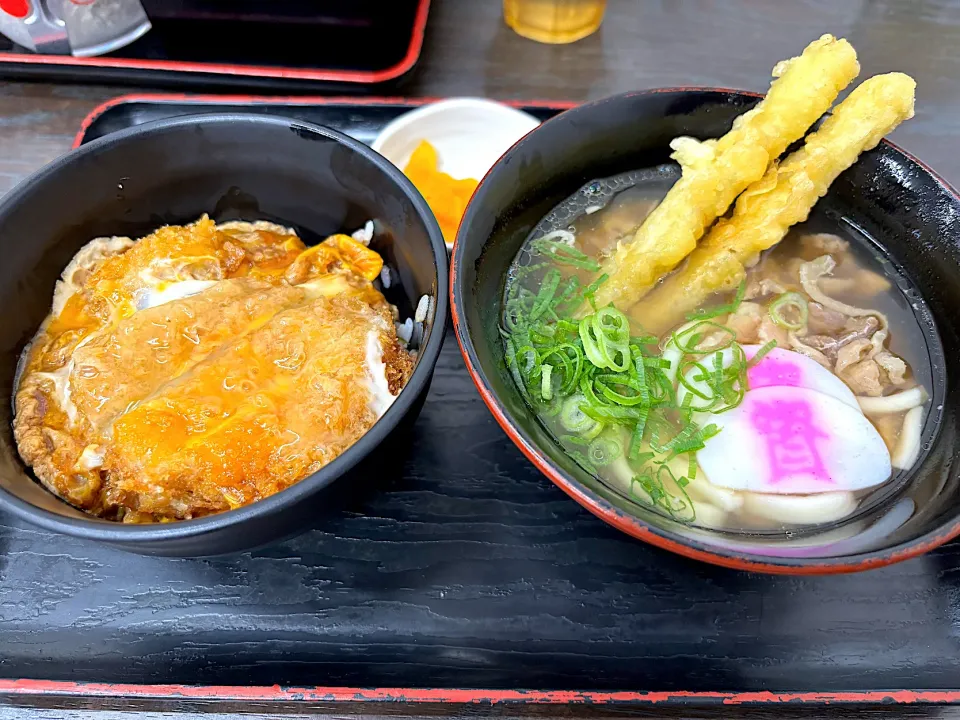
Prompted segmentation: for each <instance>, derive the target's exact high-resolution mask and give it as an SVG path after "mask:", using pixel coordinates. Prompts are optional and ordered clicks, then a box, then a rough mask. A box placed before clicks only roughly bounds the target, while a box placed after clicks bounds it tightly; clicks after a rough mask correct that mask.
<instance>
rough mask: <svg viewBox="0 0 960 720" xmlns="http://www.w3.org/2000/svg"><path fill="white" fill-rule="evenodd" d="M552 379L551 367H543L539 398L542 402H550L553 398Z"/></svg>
mask: <svg viewBox="0 0 960 720" xmlns="http://www.w3.org/2000/svg"><path fill="white" fill-rule="evenodd" d="M552 377H553V366H552V365H544V366H543V372H542V374H541V375H540V396H541V397H542V398H543V399H544V400H550V399H551V398H552V397H553V384H552V383H551V379H552Z"/></svg>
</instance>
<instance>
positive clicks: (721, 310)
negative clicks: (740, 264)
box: [687, 280, 747, 320]
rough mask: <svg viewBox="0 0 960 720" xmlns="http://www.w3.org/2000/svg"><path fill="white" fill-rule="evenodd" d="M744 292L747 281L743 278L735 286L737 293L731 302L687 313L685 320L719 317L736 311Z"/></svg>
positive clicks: (745, 291)
mask: <svg viewBox="0 0 960 720" xmlns="http://www.w3.org/2000/svg"><path fill="white" fill-rule="evenodd" d="M746 293H747V281H746V280H743V281H741V282H740V285H739V286H738V287H737V294H736V295H735V296H734V298H733V301H732V302H730V303H727V304H726V305H718V306H717V307H714V308H708V309H702V310H697V311H696V312H693V313H690V314H689V315H687V320H709V319H710V318H715V317H720V316H721V315H729V314H730V313H732V312H736V311H737V309H738V308H739V307H740V303H742V302H743V296H744V295H746Z"/></svg>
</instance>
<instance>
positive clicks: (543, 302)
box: [501, 36, 936, 545]
mask: <svg viewBox="0 0 960 720" xmlns="http://www.w3.org/2000/svg"><path fill="white" fill-rule="evenodd" d="M848 52H849V53H850V54H851V55H849V56H846V55H844V53H848ZM817 53H827V54H829V53H835V54H837V55H836V56H835V57H833V58H832V59H830V60H829V63H828V64H830V63H832V67H833V69H834V70H835V71H836V69H837V63H840V64H841V65H842V63H843V62H846V61H848V60H849V61H850V62H852V63H853V66H852V68H851V70H850V71H851V72H852V75H851V76H850V77H842V75H843V73H840V72H839V71H838V72H837V76H836V78H835V79H836V82H835V83H834V86H833V87H831V88H827V89H824V87H823V85H822V83H821V86H820V90H819V91H818V92H822V93H823V94H824V95H823V97H821V98H820V99H821V101H824V100H825V102H826V103H827V106H829V104H830V103H831V102H832V101H833V99H834V98H835V97H836V95H837V93H839V91H840V90H841V89H842V87H843V86H844V85H845V84H846V83H847V82H849V81H850V80H851V79H852V77H853V76H854V75H855V74H856V62H855V55H852V48H849V45H847V44H846V43H845V42H844V41H836V40H835V39H833V38H830V37H829V36H825V38H822V39H821V40H820V41H818V42H817V43H814V44H812V45H811V46H810V47H809V48H808V49H807V51H805V52H804V55H803V56H802V57H800V58H795V59H794V60H792V61H789V62H790V63H793V65H792V66H789V67H788V68H787V69H781V71H780V73H779V79H778V80H777V81H775V82H774V85H773V87H772V88H771V92H770V93H769V94H768V96H767V99H766V100H765V101H764V102H763V103H761V104H760V105H759V106H758V107H757V108H755V109H754V110H752V111H750V112H748V113H747V114H745V115H744V116H742V117H741V118H739V119H738V121H737V122H736V123H735V124H734V126H733V129H732V130H731V131H730V133H728V135H726V136H724V137H722V138H719V139H717V140H708V141H705V142H699V141H697V140H694V139H692V138H678V139H677V140H675V141H674V142H673V143H672V147H673V148H674V150H675V153H674V155H673V158H674V159H676V160H677V161H678V162H679V167H678V166H677V165H672V164H670V165H663V166H660V167H657V168H653V169H647V170H638V171H633V172H629V173H626V174H623V175H618V176H615V177H609V178H598V179H596V180H594V181H592V182H589V183H587V184H586V185H584V186H583V187H582V188H580V189H579V190H578V191H577V192H576V193H574V194H573V195H572V196H571V197H569V198H568V199H567V200H566V201H564V202H562V203H560V204H559V205H558V206H556V207H555V208H554V209H553V210H552V211H551V212H550V213H549V214H548V215H547V216H546V217H544V218H543V219H542V220H541V221H540V222H539V224H538V225H537V226H536V227H535V228H534V230H533V232H532V233H531V234H530V235H529V237H528V239H527V240H526V242H525V243H524V245H523V247H522V249H521V250H520V252H519V253H518V255H517V257H516V258H515V260H514V262H513V264H512V265H511V268H510V271H509V273H508V278H507V281H506V284H505V293H504V299H503V313H502V316H501V335H502V337H503V342H504V348H505V357H506V364H507V368H508V370H509V372H510V374H511V375H512V377H513V379H514V381H515V383H516V385H517V387H518V388H519V390H520V392H521V394H522V395H523V397H524V399H525V400H526V402H527V403H528V404H529V405H530V406H531V408H532V409H533V410H534V411H535V414H536V416H537V418H538V420H539V421H540V423H541V424H542V425H543V426H544V427H545V428H546V429H547V430H548V432H549V433H550V434H551V435H552V437H553V438H554V439H555V441H556V442H557V443H558V444H559V445H560V446H561V447H562V448H563V450H564V452H565V453H566V454H567V455H569V456H570V457H571V458H572V459H573V460H574V461H575V462H576V463H577V464H578V465H579V466H580V468H581V469H582V470H583V471H584V472H587V473H589V474H591V475H592V476H594V477H595V478H596V479H597V480H599V481H600V482H601V483H603V484H604V485H605V486H607V488H609V489H610V490H612V491H613V492H615V493H617V494H618V495H620V496H621V497H622V498H624V499H625V500H626V501H628V503H631V504H633V505H634V506H636V507H637V508H644V509H645V510H646V511H652V512H655V513H658V514H661V515H663V516H664V517H666V518H669V519H671V520H673V521H676V522H679V523H682V524H684V525H686V526H687V527H688V528H689V531H690V532H691V533H697V532H698V531H710V532H714V533H715V532H716V531H720V532H721V534H729V535H730V536H731V537H730V542H731V543H732V544H734V545H735V543H736V542H737V536H739V535H743V534H747V535H752V536H770V537H771V538H780V539H790V538H803V537H804V536H806V535H810V536H813V535H814V534H816V535H817V536H818V537H819V538H820V539H821V541H822V539H823V538H824V537H825V535H824V533H828V534H829V533H830V532H834V531H835V532H836V537H846V536H848V535H850V532H848V531H845V530H844V528H855V530H856V532H860V531H862V530H863V529H864V526H863V525H857V524H856V521H858V520H860V519H863V518H866V517H867V516H868V515H869V516H870V517H871V518H874V519H875V518H876V517H877V515H876V514H875V513H873V514H871V513H872V511H874V510H876V509H877V508H885V509H887V508H890V509H893V508H895V509H896V512H895V513H892V512H887V516H889V517H891V518H894V519H891V520H889V522H899V523H902V522H903V521H904V520H905V519H906V518H907V517H909V515H910V513H911V512H912V511H913V505H912V504H911V501H909V500H906V499H905V498H904V492H903V491H904V489H905V487H906V480H907V478H908V476H909V473H910V470H911V468H913V467H914V465H915V464H916V463H917V462H918V459H919V458H920V456H921V454H922V453H923V451H924V443H925V438H924V422H925V419H926V418H927V417H928V415H929V414H930V398H931V392H932V388H933V385H934V374H935V371H934V368H933V363H932V361H931V348H930V347H929V343H930V342H936V340H935V338H936V335H935V332H933V330H932V324H931V323H930V321H929V315H928V314H927V313H926V309H925V307H924V306H923V303H922V300H921V299H920V296H919V293H918V292H917V290H916V288H915V287H914V286H913V285H912V283H911V282H910V280H909V279H908V278H907V277H905V276H904V275H903V274H902V273H900V272H899V271H898V269H897V267H896V265H895V264H894V263H892V262H891V261H890V260H889V259H888V258H887V257H885V255H884V254H883V251H882V250H881V249H880V248H879V246H877V245H876V244H875V243H874V242H873V241H872V240H871V239H870V238H869V237H867V235H866V234H864V233H863V232H862V231H860V230H859V229H858V228H857V226H856V225H855V224H854V223H853V222H851V221H850V220H849V219H848V218H846V217H844V216H843V214H842V212H837V211H836V210H835V209H834V208H832V207H831V206H830V205H829V203H825V204H824V205H823V206H818V207H817V208H816V210H814V209H813V207H814V204H815V203H816V202H817V200H818V199H819V198H820V197H821V196H822V195H824V194H825V193H826V191H827V188H828V187H829V185H830V183H831V182H832V180H833V179H834V178H835V177H836V176H837V175H838V174H839V173H840V172H842V171H843V170H844V169H846V168H847V167H849V166H850V165H851V164H853V162H855V160H856V158H857V156H858V154H859V153H860V152H861V151H863V150H866V149H869V148H870V147H872V146H873V145H875V144H876V143H877V142H879V140H880V138H881V137H882V136H883V135H884V134H885V133H887V132H889V131H890V130H891V129H892V128H893V127H895V126H896V125H897V124H899V122H901V121H902V120H904V119H906V118H908V117H910V116H911V115H912V109H913V82H912V80H910V78H908V77H907V76H904V75H900V74H897V73H893V74H890V75H886V76H878V77H875V78H871V79H870V80H867V81H866V82H864V83H863V84H862V85H861V86H860V87H858V88H857V89H856V90H854V92H853V93H852V94H851V95H850V97H849V98H848V99H847V100H845V101H844V102H843V103H841V104H840V105H838V106H837V107H836V108H834V111H833V115H832V117H830V118H829V119H828V120H826V121H825V122H824V123H823V124H822V125H821V126H820V127H819V129H817V130H816V131H815V132H812V133H811V134H810V135H808V136H807V137H806V141H805V144H804V146H803V147H802V148H801V149H799V150H797V151H796V152H794V153H792V154H790V155H787V156H785V157H780V156H781V154H782V153H783V151H784V150H785V149H786V148H787V146H788V145H789V144H790V143H791V142H793V141H795V140H797V139H799V137H801V136H802V135H803V133H804V132H805V131H806V129H807V127H808V126H809V125H811V124H812V123H813V122H814V120H815V119H816V116H817V114H818V112H817V109H816V108H814V110H813V112H814V113H815V114H814V115H813V116H812V117H811V118H809V119H807V120H805V121H804V122H803V123H801V124H800V125H802V127H800V125H798V126H797V127H796V128H794V129H793V131H792V132H794V135H793V136H789V135H787V136H781V137H779V138H777V140H776V142H770V137H771V132H770V131H769V128H768V129H767V130H765V131H759V130H758V129H757V128H758V127H759V126H761V125H763V124H764V123H771V118H772V117H773V116H774V115H775V114H776V113H777V111H779V110H788V109H789V102H786V103H785V102H784V98H785V97H787V96H788V95H790V93H792V92H797V93H799V92H800V91H802V90H803V89H804V84H805V83H809V82H810V77H814V76H815V77H817V78H821V77H823V73H820V74H817V73H814V72H813V70H814V69H815V68H816V65H817V62H818V61H817V58H816V56H817ZM821 59H822V58H821ZM804 63H806V64H807V65H806V70H807V71H808V73H809V75H808V76H807V77H804V76H803V73H800V74H799V75H798V74H797V73H798V72H799V71H801V70H804ZM791 68H792V69H791ZM791 72H792V73H793V74H791ZM827 75H829V73H827ZM880 108H882V109H880ZM771 126H776V127H777V128H779V129H781V130H782V129H783V128H784V127H785V125H784V123H779V124H777V123H776V122H773V123H772V125H771ZM755 131H756V132H755ZM764 143H766V146H765V145H764ZM734 200H736V202H735V204H734ZM728 206H729V207H731V208H732V209H730V211H729V212H727V210H728ZM931 338H932V339H931ZM934 354H935V353H934ZM898 500H906V501H905V502H903V503H898ZM885 511H886V510H885ZM894 516H896V517H894ZM897 518H899V519H897Z"/></svg>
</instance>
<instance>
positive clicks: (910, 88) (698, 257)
mask: <svg viewBox="0 0 960 720" xmlns="http://www.w3.org/2000/svg"><path fill="white" fill-rule="evenodd" d="M915 88H916V83H915V82H914V81H913V78H911V77H910V76H909V75H904V74H903V73H890V74H888V75H877V76H876V77H872V78H870V79H869V80H867V81H865V82H864V83H862V84H861V85H860V86H859V87H858V88H857V89H856V90H854V91H853V92H852V93H850V97H848V98H847V99H846V100H844V101H843V102H842V103H840V104H839V105H838V106H837V108H836V110H834V112H833V115H832V116H831V117H829V118H828V119H827V120H826V121H825V122H824V123H823V126H822V127H821V128H820V129H819V130H818V131H817V132H815V133H813V134H811V135H810V136H809V137H808V138H807V140H806V143H805V144H804V146H803V148H801V149H800V150H797V151H796V152H795V153H793V154H792V155H790V156H789V157H788V158H787V159H786V160H784V161H783V162H782V163H781V164H780V166H779V167H772V168H771V169H770V170H769V171H768V172H767V174H766V175H764V177H763V179H762V180H760V181H759V182H757V183H755V184H754V185H752V186H751V187H749V188H747V190H746V191H745V192H744V193H743V195H741V196H740V198H739V199H738V200H737V205H736V209H735V210H734V213H733V216H732V217H730V219H728V220H721V221H720V222H719V223H717V225H716V226H715V227H714V228H713V230H711V231H710V233H709V234H708V235H707V237H706V238H704V239H703V241H702V242H701V243H700V244H699V245H698V246H697V248H696V250H694V251H693V252H692V253H691V254H690V257H689V258H688V259H687V263H686V265H684V266H683V267H682V268H681V269H680V270H678V271H677V272H676V273H675V274H674V275H672V276H670V277H668V278H667V279H666V281H665V282H664V283H663V285H661V286H660V287H658V288H657V289H656V290H655V291H654V292H653V293H651V294H650V295H649V296H648V297H646V298H645V299H643V300H641V301H640V302H639V303H637V304H636V305H635V306H634V307H633V308H632V309H631V311H630V315H631V316H632V317H633V318H634V319H636V320H638V321H639V322H640V323H641V324H642V325H643V326H644V327H645V328H646V329H648V330H650V331H652V332H656V333H658V334H659V333H660V332H663V331H664V330H667V329H669V328H671V327H673V326H674V325H676V324H677V323H679V322H680V321H681V320H683V318H684V316H685V314H686V313H688V312H690V311H691V310H694V309H696V308H698V307H699V306H700V305H702V304H703V302H704V301H705V300H707V298H709V296H710V295H711V294H713V293H715V292H723V291H729V290H733V289H734V288H736V287H737V285H739V284H740V282H741V281H742V280H743V278H744V276H745V274H746V270H745V268H746V266H748V265H751V264H753V263H754V262H756V259H757V256H758V255H759V253H761V252H762V251H764V250H766V249H768V248H771V247H773V246H774V245H776V244H777V243H778V242H780V241H781V240H782V239H783V238H784V236H785V235H786V234H787V231H788V230H789V229H790V227H791V226H792V225H794V224H796V223H798V222H803V221H804V220H806V219H807V216H808V215H809V214H810V210H811V208H813V206H814V204H816V202H817V200H819V199H820V197H822V196H823V195H824V194H825V193H826V192H827V189H828V188H829V187H830V183H832V182H833V181H834V179H835V178H836V177H837V175H839V174H840V173H841V172H843V171H844V170H846V169H847V168H848V167H850V166H851V165H853V163H854V162H856V159H857V157H858V156H859V155H860V153H861V152H863V151H864V150H869V149H870V148H872V147H874V146H875V145H876V144H877V143H879V142H880V139H881V138H882V137H883V136H884V135H886V134H887V133H889V132H890V131H891V130H893V129H894V128H895V127H897V125H899V124H900V123H901V122H903V121H904V120H906V119H908V118H910V117H912V116H913V96H914V89H915Z"/></svg>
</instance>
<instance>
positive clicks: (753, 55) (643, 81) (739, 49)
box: [0, 0, 960, 719]
mask: <svg viewBox="0 0 960 720" xmlns="http://www.w3.org/2000/svg"><path fill="white" fill-rule="evenodd" d="M824 32H830V33H833V34H835V35H837V36H842V37H846V38H847V39H849V40H850V41H851V42H852V43H853V45H854V46H855V47H856V49H857V52H858V54H859V57H860V63H861V66H862V73H861V77H866V76H869V75H872V74H875V73H880V72H887V71H891V70H900V71H904V72H907V73H909V74H911V75H912V76H913V77H915V78H916V80H917V83H918V89H917V112H916V117H915V118H914V119H913V120H911V121H909V122H907V123H906V124H905V125H904V126H902V127H901V128H900V129H898V130H897V131H896V132H895V133H894V135H893V139H894V140H895V141H896V142H898V143H900V144H901V145H902V146H904V147H905V148H906V149H907V150H909V151H910V152H912V153H914V154H915V155H917V156H919V157H920V158H921V159H922V160H924V161H926V162H928V163H929V164H931V165H932V166H933V167H934V168H935V169H936V170H937V171H939V173H940V174H941V175H943V176H944V177H945V178H946V179H947V180H948V181H949V182H952V183H953V184H955V185H960V153H958V152H957V140H958V135H960V2H956V1H951V0H926V1H924V0H789V1H787V0H609V9H608V13H607V18H606V20H605V22H604V25H603V27H602V29H601V31H600V32H598V33H597V34H595V35H594V36H592V37H590V38H587V39H585V40H582V41H580V42H578V43H575V44H573V45H568V46H557V47H554V46H546V45H539V44H536V43H533V42H530V41H528V40H525V39H522V38H520V37H518V36H516V35H515V34H514V33H513V32H512V31H511V30H509V29H508V28H507V27H506V26H505V25H504V24H503V22H502V19H501V12H500V6H499V3H498V2H497V0H434V7H433V9H432V11H431V17H430V21H429V24H428V30H427V38H426V44H425V47H424V53H423V57H422V60H421V63H420V65H419V68H418V70H417V71H416V75H415V76H414V77H413V78H412V79H411V80H410V82H408V83H407V85H405V87H404V92H405V93H407V94H410V95H418V96H434V97H439V96H448V95H481V96H486V97H491V98H498V99H544V100H573V101H586V100H590V99H595V98H600V97H603V96H606V95H610V94H613V93H618V92H623V91H627V90H633V89H642V88H652V87H662V86H677V85H714V86H724V87H732V88H743V89H749V90H757V91H763V90H765V89H766V87H767V85H768V82H769V74H770V69H771V68H772V67H773V65H774V64H775V63H776V62H777V61H778V60H780V59H782V58H785V57H788V56H790V55H794V54H796V53H797V52H799V51H800V50H801V49H802V48H803V46H804V45H805V44H806V43H808V42H809V41H810V40H812V39H814V38H816V37H818V36H819V35H821V34H822V33H824ZM135 89H136V88H135ZM135 89H131V88H118V87H94V86H79V85H54V84H32V83H0V194H2V193H4V192H6V191H7V190H9V189H10V188H12V187H13V186H14V185H15V184H16V183H17V182H19V181H20V180H21V179H23V178H24V177H25V176H26V175H28V174H29V173H31V172H33V171H34V170H36V169H38V168H39V167H41V166H42V165H43V164H44V163H46V162H48V161H50V160H52V159H53V158H55V157H57V156H58V155H60V154H61V153H64V152H66V151H67V150H68V149H69V147H70V144H71V142H72V140H73V137H74V135H75V133H76V131H77V129H78V126H79V124H80V122H81V120H82V119H83V118H84V116H85V115H86V114H87V113H88V112H89V111H90V110H91V109H92V108H94V107H95V106H96V105H97V104H99V103H100V102H102V101H103V100H105V99H107V98H110V97H112V96H115V95H118V94H122V93H125V92H131V91H133V90H135ZM139 89H140V90H143V89H145V88H139ZM0 661H2V648H0ZM958 684H960V679H958ZM48 704H49V705H50V707H51V709H50V710H47V711H43V714H42V715H41V716H42V717H49V718H54V717H56V718H66V717H71V718H80V717H94V716H96V717H104V718H120V717H124V718H125V717H130V715H128V712H133V711H138V717H139V716H140V715H139V713H140V712H143V713H144V715H143V716H144V717H171V716H176V717H193V716H194V713H197V712H200V711H202V710H204V709H205V708H202V707H195V706H192V707H184V706H176V707H174V706H162V705H158V704H156V703H154V704H152V705H151V704H149V703H148V704H146V705H144V704H140V705H138V706H136V707H134V706H130V705H125V704H124V703H122V702H121V703H118V702H106V701H105V702H102V703H100V702H97V703H93V704H91V703H90V701H84V702H82V703H79V704H77V703H73V704H71V703H69V702H66V701H65V702H64V703H63V705H64V706H65V707H69V709H64V708H61V709H55V708H56V706H57V705H58V704H59V703H57V702H51V701H48ZM206 709H209V710H216V708H206ZM251 710H253V711H254V712H255V713H256V714H255V715H254V716H255V717H273V716H274V714H273V713H279V714H284V715H289V714H291V713H296V714H297V716H298V717H307V716H309V717H314V716H325V715H327V714H328V713H330V712H332V711H331V709H330V708H322V707H315V708H313V709H307V708H299V709H297V708H286V709H284V708H279V707H277V708H256V709H255V708H241V707H236V706H234V707H231V708H220V709H219V711H220V712H223V713H224V714H222V715H217V716H219V717H233V716H234V715H233V714H232V713H235V712H241V711H247V712H249V711H251ZM340 710H342V709H338V710H337V711H338V712H339V711H340ZM23 712H24V711H23V709H22V708H18V707H14V706H2V704H0V719H4V718H20V717H24V714H23ZM358 712H360V711H358V710H357V709H356V708H354V709H352V710H349V714H357V713H358ZM373 712H376V713H382V712H383V713H385V712H386V711H383V710H382V709H377V710H375V711H373ZM405 712H406V713H411V712H412V713H413V714H418V713H419V711H418V710H417V709H416V708H414V709H413V710H410V709H409V708H408V709H407V711H405ZM437 712H438V711H437V710H435V709H434V710H431V711H430V712H429V714H437ZM746 712H747V713H748V715H750V716H759V715H754V711H746ZM756 712H758V713H760V715H765V716H768V717H785V716H786V714H785V713H784V712H783V711H782V709H781V710H779V711H773V713H772V714H769V715H767V714H766V713H765V712H764V711H763V710H759V711H756ZM824 712H825V713H829V714H831V715H832V716H838V717H839V716H844V717H866V716H867V715H868V714H869V715H870V716H872V715H873V714H874V713H877V714H882V715H888V714H893V713H899V712H901V710H900V709H898V708H886V709H882V708H881V709H877V710H874V711H871V712H870V713H865V712H861V711H856V712H853V711H849V710H846V711H844V710H839V709H834V710H832V711H831V710H829V709H828V710H825V711H824ZM904 712H909V715H910V716H911V717H921V716H922V717H933V716H936V717H946V716H953V715H952V711H951V709H948V708H938V709H924V708H918V707H914V708H906V709H904ZM167 713H173V715H169V714H167ZM181 713H185V714H181ZM300 713H303V714H300ZM313 713H316V715H314V714H313ZM849 713H852V714H849ZM391 714H392V713H391ZM400 714H405V713H404V712H401V713H400ZM424 714H428V713H426V712H424ZM499 714H513V713H512V712H510V713H499ZM958 715H960V713H958ZM672 716H674V717H680V716H681V714H673V715H672ZM682 716H683V717H700V716H703V717H706V716H710V717H720V716H727V717H729V716H730V712H729V710H722V711H717V710H715V711H712V712H711V711H706V710H704V711H703V712H701V711H699V710H697V711H688V712H684V713H683V714H682ZM805 716H806V717H811V715H810V714H809V713H808V714H807V715H805Z"/></svg>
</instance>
